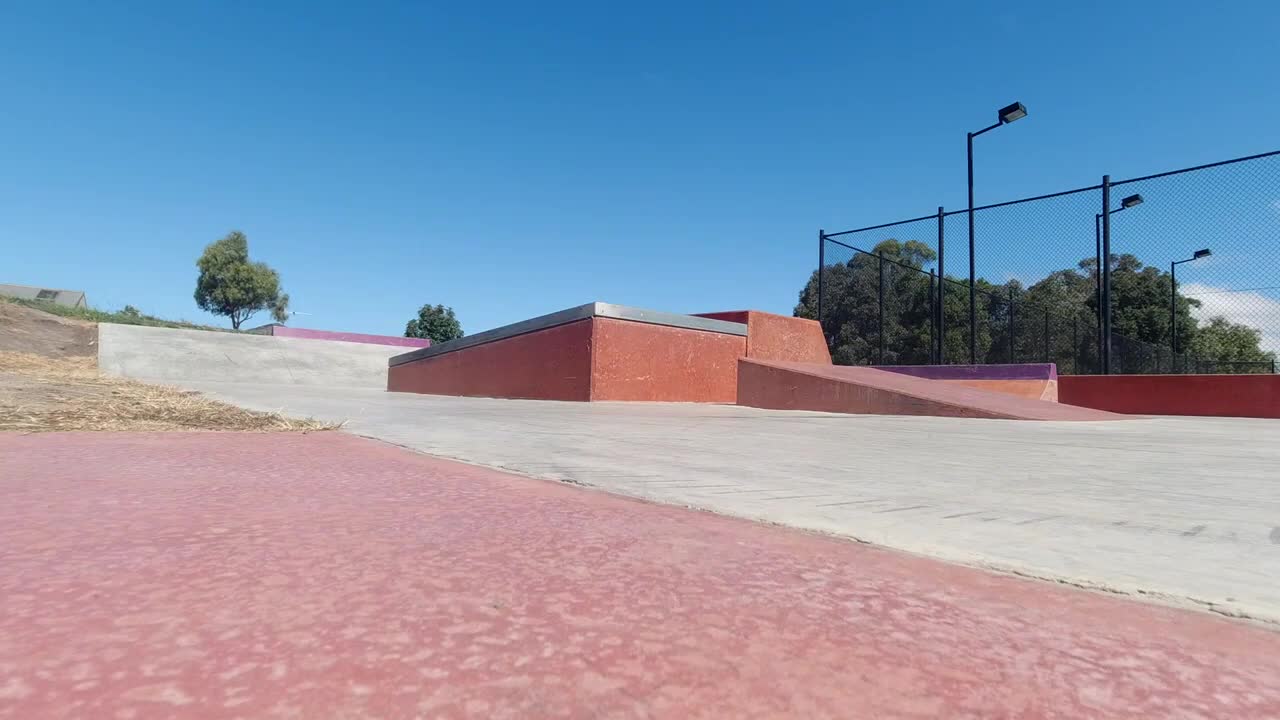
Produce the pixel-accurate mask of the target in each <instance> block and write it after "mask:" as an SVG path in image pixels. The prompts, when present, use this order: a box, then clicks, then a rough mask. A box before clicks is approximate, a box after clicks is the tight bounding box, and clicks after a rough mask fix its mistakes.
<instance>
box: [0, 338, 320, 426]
mask: <svg viewBox="0 0 1280 720" xmlns="http://www.w3.org/2000/svg"><path fill="white" fill-rule="evenodd" d="M96 365H97V364H96V363H95V362H94V359H93V358H87V357H71V358H48V357H42V356H40V355H32V354H23V353H12V352H3V351H0V431H5V430H18V431H25V432H43V431H53V430H237V431H255V432H282V431H283V432H298V431H301V432H306V431H311V430H330V429H334V428H337V427H339V426H340V425H339V424H335V423H328V422H321V421H319V420H311V419H301V420H298V419H294V418H289V417H285V416H283V415H280V414H279V413H263V412H254V411H252V410H245V409H243V408H238V407H235V406H233V405H227V404H226V403H221V402H217V401H215V400H211V399H209V398H207V397H204V396H203V395H201V394H200V393H197V392H191V391H187V390H179V389H178V388H172V387H165V386H163V385H148V384H146V383H140V382H137V381H136V380H127V379H124V378H113V377H106V376H104V375H100V374H98V369H97V367H96Z"/></svg>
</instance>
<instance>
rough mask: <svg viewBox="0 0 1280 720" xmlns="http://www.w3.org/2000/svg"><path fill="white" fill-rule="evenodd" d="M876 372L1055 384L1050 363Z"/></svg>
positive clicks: (915, 367)
mask: <svg viewBox="0 0 1280 720" xmlns="http://www.w3.org/2000/svg"><path fill="white" fill-rule="evenodd" d="M872 367H873V368H875V369H876V370H887V371H888V372H893V373H898V374H900V375H910V376H912V377H918V378H925V379H926V380H1055V381H1056V380H1057V379H1058V366H1057V365H1055V364H1053V363H1022V364H1018V365H873V366H872Z"/></svg>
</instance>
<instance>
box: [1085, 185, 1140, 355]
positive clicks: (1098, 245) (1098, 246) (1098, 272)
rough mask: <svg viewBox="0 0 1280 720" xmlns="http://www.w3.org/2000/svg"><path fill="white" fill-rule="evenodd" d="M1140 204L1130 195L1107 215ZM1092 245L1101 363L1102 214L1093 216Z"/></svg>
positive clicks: (1109, 259)
mask: <svg viewBox="0 0 1280 720" xmlns="http://www.w3.org/2000/svg"><path fill="white" fill-rule="evenodd" d="M1141 204H1142V196H1141V195H1136V194H1135V195H1130V196H1129V197H1127V198H1125V199H1123V200H1121V201H1120V207H1118V208H1116V209H1115V210H1111V211H1110V212H1109V214H1111V215H1115V214H1116V213H1118V212H1120V211H1121V210H1128V209H1129V208H1131V207H1135V206H1138V205H1141ZM1093 243H1094V253H1095V256H1096V257H1097V263H1098V266H1097V267H1096V268H1094V280H1095V282H1096V285H1097V303H1096V304H1097V306H1098V312H1097V315H1098V362H1102V342H1103V340H1102V213H1097V214H1095V215H1094V216H1093ZM1107 262H1111V258H1107Z"/></svg>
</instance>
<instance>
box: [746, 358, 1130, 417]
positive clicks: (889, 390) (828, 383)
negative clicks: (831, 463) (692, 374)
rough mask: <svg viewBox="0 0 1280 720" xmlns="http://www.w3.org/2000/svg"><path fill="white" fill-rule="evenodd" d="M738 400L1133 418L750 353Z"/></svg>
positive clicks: (805, 406)
mask: <svg viewBox="0 0 1280 720" xmlns="http://www.w3.org/2000/svg"><path fill="white" fill-rule="evenodd" d="M738 404H739V405H746V406H749V407H758V408H770V409H775V410H818V411H822V412H836V413H854V414H870V415H937V416H943V417H967V418H991V419H1001V420H1123V419H1126V418H1127V417H1128V416H1125V415H1118V414H1116V413H1110V412H1105V411H1102V410H1094V409H1091V408H1082V407H1076V406H1073V405H1061V404H1058V403H1054V402H1048V401H1045V400H1033V399H1029V398H1023V397H1017V396H1014V395H1007V394H1004V393H999V392H992V391H989V390H979V389H977V388H971V387H965V386H963V385H956V384H954V383H945V382H939V381H936V380H927V379H924V378H918V377H912V376H910V375H902V374H899V373H893V372H887V371H885V370H874V369H872V368H868V367H847V366H839V365H820V364H815V363H796V362H778V361H767V360H753V359H748V358H743V359H741V360H739V361H738Z"/></svg>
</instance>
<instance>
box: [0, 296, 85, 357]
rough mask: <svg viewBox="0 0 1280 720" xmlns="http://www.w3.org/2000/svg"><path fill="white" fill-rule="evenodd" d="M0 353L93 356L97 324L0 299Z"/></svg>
mask: <svg viewBox="0 0 1280 720" xmlns="http://www.w3.org/2000/svg"><path fill="white" fill-rule="evenodd" d="M0 352H20V353H31V354H33V355H43V356H45V357H54V358H63V357H86V356H96V355H97V354H98V326H97V324H96V323H91V322H85V321H84V320H72V319H70V318H64V317H58V316H57V315H50V314H49V313H47V312H41V311H39V310H34V309H32V308H29V307H23V306H22V305H18V304H17V303H11V302H3V301H0Z"/></svg>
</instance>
